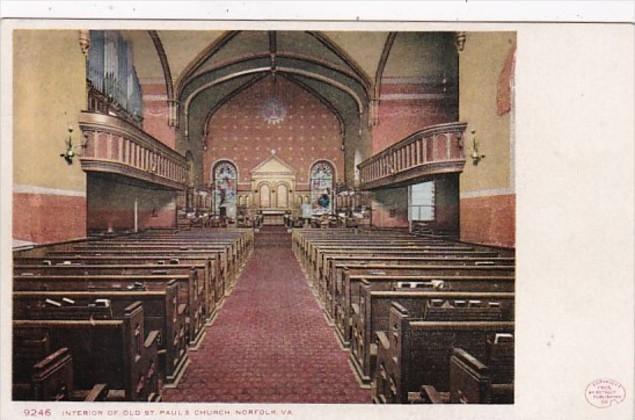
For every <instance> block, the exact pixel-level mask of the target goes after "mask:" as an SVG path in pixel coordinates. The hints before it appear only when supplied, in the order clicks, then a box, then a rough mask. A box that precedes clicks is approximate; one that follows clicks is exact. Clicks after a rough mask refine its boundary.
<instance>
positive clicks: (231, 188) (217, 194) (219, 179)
mask: <svg viewBox="0 0 635 420" xmlns="http://www.w3.org/2000/svg"><path fill="white" fill-rule="evenodd" d="M237 181H238V176H237V173H236V167H235V166H234V165H233V164H232V163H231V162H226V161H223V162H219V163H217V164H216V166H215V167H214V211H215V213H216V214H221V215H225V216H229V217H233V216H232V215H233V214H234V213H235V209H236V182H237Z"/></svg>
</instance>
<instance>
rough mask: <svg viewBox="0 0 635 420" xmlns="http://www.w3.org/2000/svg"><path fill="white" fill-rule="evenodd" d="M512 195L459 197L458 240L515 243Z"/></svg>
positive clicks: (498, 244)
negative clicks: (459, 228) (459, 235)
mask: <svg viewBox="0 0 635 420" xmlns="http://www.w3.org/2000/svg"><path fill="white" fill-rule="evenodd" d="M515 226H516V195H515V194H509V195H495V196H486V197H473V198H462V199H461V240H463V241H467V242H475V243H480V244H486V245H496V246H504V247H514V246H515V243H516V241H515Z"/></svg>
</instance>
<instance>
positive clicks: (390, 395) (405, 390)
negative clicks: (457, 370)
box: [372, 303, 514, 403]
mask: <svg viewBox="0 0 635 420" xmlns="http://www.w3.org/2000/svg"><path fill="white" fill-rule="evenodd" d="M513 332H514V323H513V322H506V321H421V320H417V319H412V318H410V317H409V314H408V310H407V309H405V308H404V307H403V306H401V305H399V304H398V303H393V304H392V307H391V309H390V320H389V330H388V331H386V332H383V331H379V332H377V334H376V335H377V338H376V340H377V347H378V348H377V369H376V370H375V377H374V386H373V389H372V399H373V402H375V403H407V402H408V401H409V393H414V394H418V392H419V390H420V388H421V385H424V384H425V385H433V386H434V387H435V388H436V389H437V390H439V391H441V392H445V391H447V390H448V389H449V371H448V370H449V361H450V356H451V354H452V350H453V348H454V347H461V348H463V349H465V350H466V351H468V352H470V353H471V354H473V355H474V356H475V357H484V356H485V351H486V340H487V338H488V337H491V336H495V335H496V334H499V333H508V334H509V333H511V334H513Z"/></svg>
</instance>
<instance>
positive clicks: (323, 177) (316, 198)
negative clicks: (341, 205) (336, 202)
mask: <svg viewBox="0 0 635 420" xmlns="http://www.w3.org/2000/svg"><path fill="white" fill-rule="evenodd" d="M333 173H334V170H333V166H331V164H330V163H328V162H324V161H320V162H316V163H315V164H314V165H313V167H312V168H311V205H312V208H313V214H325V213H331V212H332V210H333V182H334V177H333Z"/></svg>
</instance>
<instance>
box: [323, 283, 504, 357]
mask: <svg viewBox="0 0 635 420" xmlns="http://www.w3.org/2000/svg"><path fill="white" fill-rule="evenodd" d="M362 280H365V281H366V282H367V283H364V284H372V287H373V289H374V290H439V291H466V292H468V291H469V292H513V291H514V276H513V275H502V276H497V275H432V274H429V275H381V274H357V275H350V274H346V275H345V277H344V283H343V285H342V288H341V289H338V290H337V294H336V296H335V310H334V314H335V319H334V321H335V332H336V333H337V336H338V337H339V339H340V341H341V343H342V345H343V346H345V347H348V346H349V345H350V339H351V333H352V332H351V323H352V303H353V302H356V301H359V298H360V294H361V292H360V288H361V284H362Z"/></svg>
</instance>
